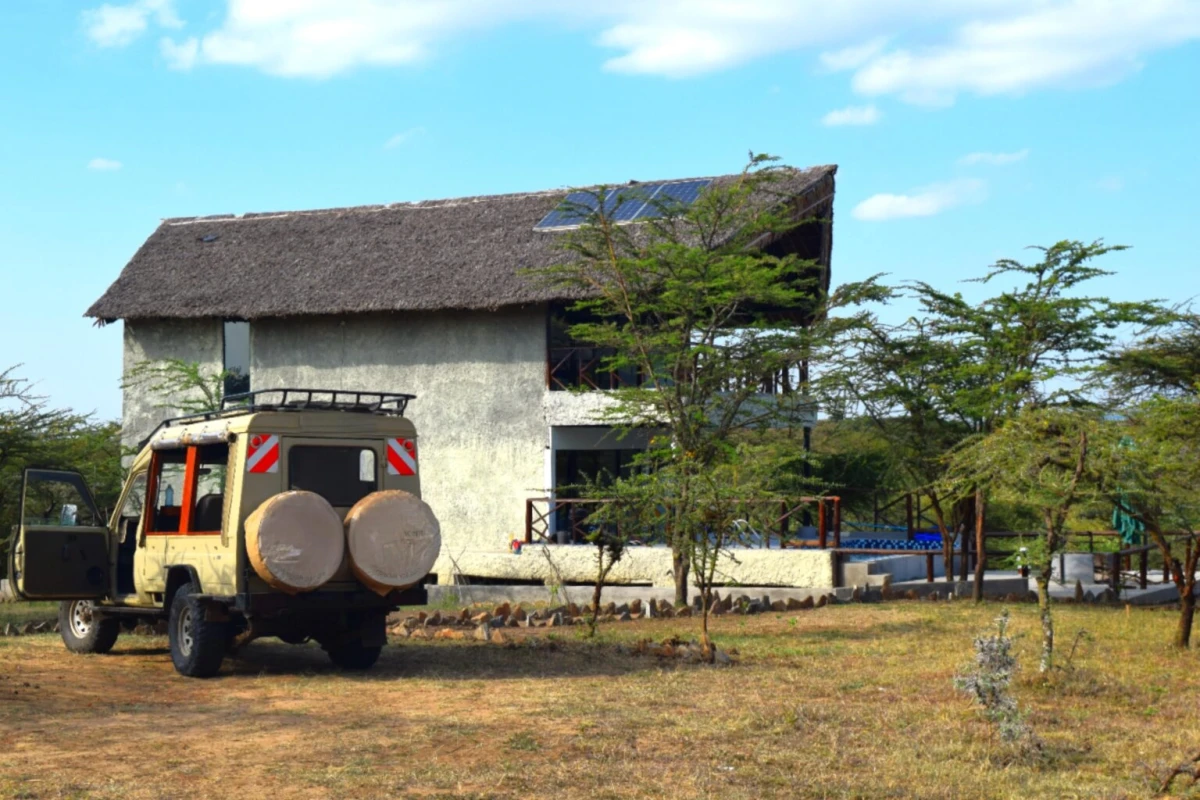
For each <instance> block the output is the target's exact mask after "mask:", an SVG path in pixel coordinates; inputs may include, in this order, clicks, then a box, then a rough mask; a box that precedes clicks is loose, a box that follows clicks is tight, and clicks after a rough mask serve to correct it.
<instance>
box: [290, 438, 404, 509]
mask: <svg viewBox="0 0 1200 800" xmlns="http://www.w3.org/2000/svg"><path fill="white" fill-rule="evenodd" d="M308 449H314V450H357V451H358V452H359V458H361V457H362V455H361V454H362V453H363V452H370V453H371V456H372V460H373V466H374V477H373V479H372V485H373V488H372V489H371V490H370V491H368V492H366V493H365V494H363V497H366V496H367V495H368V494H371V492H378V491H380V490H381V489H383V487H384V480H385V475H384V472H385V470H384V468H383V463H384V462H383V460H382V459H381V458H380V453H379V446H378V444H377V443H376V442H374V441H363V442H360V443H357V444H341V443H336V442H330V441H327V440H324V439H297V440H295V441H293V442H291V443H289V445H288V448H287V452H286V453H285V454H284V456H283V458H282V459H281V460H283V461H285V462H286V465H287V474H286V481H285V482H284V485H285V486H286V487H287V491H295V490H296V486H295V475H294V469H293V466H294V464H293V458H294V456H293V453H295V452H296V451H297V450H308ZM359 474H361V473H359ZM362 482H363V483H365V481H362ZM303 491H309V492H313V491H314V490H312V489H304V490H303ZM314 494H319V495H321V497H325V495H324V494H321V493H320V492H314ZM335 499H337V500H339V501H340V500H343V499H346V498H340V497H339V498H335ZM359 499H360V500H361V499H362V498H361V497H360V498H359ZM325 500H326V502H328V503H329V504H330V505H331V506H333V507H334V508H351V507H353V505H354V503H350V504H349V505H338V504H335V503H334V502H333V500H330V499H329V498H328V497H325ZM355 502H357V501H355Z"/></svg>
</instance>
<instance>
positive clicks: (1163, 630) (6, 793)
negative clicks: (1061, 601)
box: [0, 602, 1200, 798]
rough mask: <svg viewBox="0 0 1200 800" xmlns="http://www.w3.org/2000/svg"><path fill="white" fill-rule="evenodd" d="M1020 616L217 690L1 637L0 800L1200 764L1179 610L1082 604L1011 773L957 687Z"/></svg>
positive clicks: (251, 673) (298, 664)
mask: <svg viewBox="0 0 1200 800" xmlns="http://www.w3.org/2000/svg"><path fill="white" fill-rule="evenodd" d="M999 608H1000V607H999V606H997V605H986V606H983V607H981V608H976V607H974V606H971V605H969V604H966V603H961V602H959V603H928V602H925V603H918V602H895V603H888V604H879V605H845V606H834V607H829V608H823V609H816V610H813V611H804V612H796V613H794V614H768V615H763V616H758V617H750V618H746V617H723V618H720V619H718V620H716V621H715V629H716V633H717V636H718V639H719V641H720V643H721V644H722V645H723V646H725V647H732V648H736V649H737V650H738V651H739V658H740V663H739V664H738V665H737V666H735V667H732V668H725V669H721V668H713V667H705V666H695V665H684V664H678V663H675V662H670V663H663V662H659V661H658V660H657V659H656V658H655V657H653V656H634V655H629V654H627V652H626V651H627V648H625V647H623V646H622V645H628V644H629V643H632V642H634V641H635V640H637V639H639V638H646V637H648V638H653V639H656V640H661V639H663V638H664V637H668V636H671V635H673V634H678V635H681V636H684V637H690V636H691V635H692V634H693V632H694V630H695V627H696V625H695V621H694V620H647V621H641V622H635V623H621V624H615V625H611V626H607V627H606V628H605V629H604V630H603V633H602V635H601V638H600V641H598V642H595V643H592V642H584V641H582V640H581V639H580V638H579V635H578V630H579V629H564V630H563V632H562V633H560V634H558V635H557V637H556V638H555V639H553V640H551V641H550V642H547V638H546V636H545V635H544V632H543V635H542V636H541V637H540V639H539V643H540V645H541V646H538V647H530V646H529V644H528V643H527V642H525V641H522V642H519V643H516V644H514V645H513V646H509V647H505V646H497V645H491V644H482V643H477V642H460V641H446V642H441V641H420V642H418V641H415V640H403V641H397V642H395V643H394V646H391V647H389V648H387V649H386V650H385V652H384V655H383V657H382V658H381V660H380V663H379V665H378V666H377V667H376V669H375V670H374V671H372V672H370V673H367V674H365V675H350V674H341V673H338V672H336V671H334V670H333V669H331V668H330V667H329V666H328V665H327V661H326V659H325V657H324V654H323V653H322V652H321V651H320V650H319V649H318V648H316V647H313V646H303V647H291V646H287V645H283V644H280V643H276V642H274V641H263V642H257V643H254V644H252V645H250V646H249V647H247V648H246V649H245V650H243V651H242V653H241V654H240V657H239V658H238V659H236V660H232V659H231V660H227V662H226V665H225V668H224V669H223V671H222V673H221V675H220V676H219V677H217V678H215V679H213V680H208V681H195V680H188V679H184V678H181V677H179V676H178V675H176V674H175V672H174V671H173V669H172V667H171V663H170V658H169V656H168V654H167V652H166V650H165V645H166V643H165V641H164V640H163V639H161V638H143V637H123V638H122V639H121V640H120V641H119V642H118V643H117V647H116V650H115V651H114V653H113V654H111V655H108V656H73V655H71V654H69V653H67V652H66V651H65V650H64V649H63V647H62V644H61V643H60V641H59V639H58V637H57V636H52V635H42V636H28V637H17V638H0V741H3V742H4V745H3V746H2V747H0V796H2V797H20V798H68V797H69V798H84V797H98V798H174V797H188V798H209V797H212V798H230V797H235V798H257V797H273V798H294V797H295V798H326V797H333V798H343V797H344V798H374V797H379V798H391V797H397V798H408V797H411V798H431V797H473V798H524V797H547V796H551V795H553V796H555V797H560V798H564V797H565V798H634V797H672V798H675V797H714V798H717V797H719V798H773V797H778V798H795V797H863V798H876V797H928V798H963V797H971V798H976V797H1014V798H1015V797H1054V798H1063V797H1088V798H1092V797H1107V798H1120V797H1146V796H1152V795H1153V789H1152V787H1153V785H1154V784H1155V783H1156V780H1157V779H1156V777H1155V776H1156V775H1157V774H1158V772H1159V770H1160V769H1161V768H1162V767H1163V766H1164V765H1165V764H1166V763H1167V762H1168V761H1170V762H1173V763H1174V762H1178V761H1181V760H1183V758H1184V757H1185V756H1188V755H1194V754H1195V752H1196V751H1197V750H1198V749H1200V688H1198V687H1200V679H1198V677H1197V676H1198V675H1200V655H1198V654H1197V653H1195V652H1192V653H1177V652H1173V651H1172V650H1170V649H1169V648H1168V647H1167V646H1166V643H1167V642H1168V641H1169V640H1170V632H1171V626H1172V625H1173V623H1174V621H1175V617H1174V614H1173V613H1170V612H1168V611H1154V610H1138V609H1133V610H1131V611H1127V610H1126V609H1124V608H1095V607H1083V606H1065V605H1064V606H1060V607H1059V609H1058V621H1059V631H1060V637H1061V639H1060V640H1061V641H1062V642H1063V643H1064V646H1063V649H1064V651H1065V650H1066V649H1068V648H1069V646H1070V643H1071V641H1072V639H1073V637H1074V634H1075V633H1076V631H1078V630H1081V629H1082V630H1086V631H1087V632H1088V635H1087V637H1086V638H1084V639H1083V640H1081V642H1080V644H1079V647H1078V649H1077V651H1076V653H1075V655H1074V658H1073V662H1072V664H1071V668H1070V669H1066V670H1062V671H1058V672H1056V673H1055V674H1054V675H1053V676H1052V677H1051V678H1050V679H1049V680H1044V679H1042V678H1040V677H1039V676H1038V675H1037V674H1036V672H1035V671H1034V670H1035V665H1036V651H1037V645H1038V641H1037V636H1036V630H1037V627H1036V620H1035V617H1034V613H1033V612H1034V609H1033V608H1032V607H1031V606H1029V605H1018V606H1015V607H1014V608H1013V624H1012V629H1013V632H1014V633H1015V634H1016V635H1017V636H1018V637H1019V639H1018V651H1019V656H1020V659H1021V662H1022V664H1023V665H1024V670H1023V671H1022V673H1021V674H1020V676H1019V678H1018V680H1017V684H1016V694H1017V696H1018V699H1019V701H1020V702H1021V704H1022V705H1023V706H1024V707H1026V708H1027V709H1028V710H1029V722H1030V724H1031V725H1032V726H1033V728H1034V729H1035V730H1036V732H1037V733H1038V735H1039V736H1040V737H1041V738H1042V739H1043V740H1044V742H1045V743H1046V745H1047V749H1046V753H1045V755H1044V757H1042V758H1040V759H1030V758H1025V757H1021V756H1020V755H1019V754H1017V753H1015V752H1014V751H1012V750H1011V749H1010V748H1009V747H1008V746H1007V745H1004V744H1003V743H1001V742H1000V741H998V739H997V738H996V737H995V736H994V735H993V733H992V731H991V730H990V729H989V727H988V725H987V724H986V723H985V722H983V721H982V720H981V719H980V717H979V716H978V714H977V713H976V711H975V710H974V709H973V708H972V707H971V706H970V705H969V704H968V703H967V702H966V701H965V699H964V698H963V697H962V696H961V695H959V694H957V693H956V692H955V691H954V689H953V688H952V686H951V677H952V676H953V675H954V673H955V672H956V671H957V670H958V669H959V668H961V667H962V666H963V665H964V664H965V663H966V662H968V661H969V659H970V657H971V654H972V648H971V639H972V636H973V635H974V634H975V633H976V632H978V631H980V630H981V629H983V628H985V627H987V626H988V625H989V624H990V622H991V620H992V618H993V617H994V616H995V615H996V614H997V612H998V611H999ZM1179 790H1180V791H1182V790H1183V787H1182V786H1180V787H1179Z"/></svg>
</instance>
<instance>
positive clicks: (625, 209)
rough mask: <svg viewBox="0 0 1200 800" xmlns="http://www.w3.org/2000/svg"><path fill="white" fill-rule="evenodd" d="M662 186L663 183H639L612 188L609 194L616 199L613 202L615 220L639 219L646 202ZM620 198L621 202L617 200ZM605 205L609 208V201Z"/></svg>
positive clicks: (629, 220) (628, 220) (613, 217)
mask: <svg viewBox="0 0 1200 800" xmlns="http://www.w3.org/2000/svg"><path fill="white" fill-rule="evenodd" d="M660 188H662V184H661V183H639V184H637V185H636V186H622V187H621V188H619V189H614V190H612V191H611V192H610V193H609V194H610V196H611V197H612V198H613V201H614V202H613V204H612V219H613V221H614V222H631V221H633V220H635V219H637V217H638V214H640V213H641V211H642V209H643V208H645V207H646V203H647V202H649V201H650V198H652V197H653V196H654V195H655V194H656V193H657V192H658V190H659V189H660ZM618 200H619V201H620V202H619V203H618V202H616V201H618ZM605 206H606V208H607V206H608V203H607V202H606V203H605Z"/></svg>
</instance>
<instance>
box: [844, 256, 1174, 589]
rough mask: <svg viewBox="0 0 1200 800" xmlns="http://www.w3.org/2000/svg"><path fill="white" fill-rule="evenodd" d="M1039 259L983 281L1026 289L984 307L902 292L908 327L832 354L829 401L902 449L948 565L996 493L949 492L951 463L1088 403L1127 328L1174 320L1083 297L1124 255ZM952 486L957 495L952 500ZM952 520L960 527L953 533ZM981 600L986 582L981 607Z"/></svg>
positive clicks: (854, 336)
mask: <svg viewBox="0 0 1200 800" xmlns="http://www.w3.org/2000/svg"><path fill="white" fill-rule="evenodd" d="M1033 249H1035V250H1036V251H1038V252H1039V253H1040V254H1041V258H1040V260H1038V261H1037V262H1036V263H1033V264H1023V263H1021V262H1019V261H1016V260H1013V259H1002V260H1000V261H998V262H996V263H995V264H994V265H993V266H992V267H991V269H989V270H988V272H987V273H985V274H984V275H983V276H982V277H980V278H977V279H975V280H974V281H973V282H976V283H982V284H991V283H993V282H1000V281H1005V282H1008V281H1013V282H1015V283H1016V285H1015V286H1013V288H1011V289H1007V290H1005V291H1002V292H1000V293H999V294H997V295H995V296H993V297H990V298H987V299H985V300H983V301H982V302H974V301H971V300H968V299H966V298H964V297H963V296H962V294H961V293H957V292H956V293H953V294H951V293H947V292H945V291H942V290H939V289H937V288H935V287H933V286H932V285H930V284H928V283H924V282H915V283H910V284H906V285H904V286H902V287H900V288H898V289H896V290H894V292H893V294H894V295H898V296H903V297H906V298H908V299H909V300H913V301H915V302H916V303H917V305H918V307H919V311H918V313H917V314H916V315H914V316H913V317H912V318H911V319H909V320H907V321H906V322H905V323H903V324H901V325H899V326H894V327H887V326H883V325H880V324H879V323H878V322H877V321H873V322H872V324H871V325H869V326H866V327H864V328H862V329H855V330H852V331H850V332H849V334H850V335H849V336H848V337H847V339H846V341H843V342H839V343H837V346H836V347H835V349H834V352H831V353H830V354H829V359H828V360H829V363H831V364H832V365H833V368H832V369H831V370H830V371H829V374H828V375H827V377H826V378H825V380H826V381H828V385H829V387H830V389H829V390H830V391H831V392H832V393H835V394H841V395H842V396H844V397H847V398H848V399H849V402H850V403H852V404H855V405H856V406H857V408H859V409H861V410H862V411H863V412H864V413H865V414H866V415H867V416H868V417H869V418H870V419H872V420H873V421H874V422H875V424H876V426H877V427H878V429H879V430H880V432H881V433H882V434H883V435H884V436H885V437H886V438H888V440H889V441H890V442H891V443H892V445H893V449H894V451H895V452H896V454H897V461H898V463H899V464H900V465H901V471H902V473H903V474H904V476H905V477H906V478H907V481H908V483H909V488H910V491H915V492H919V493H921V494H923V495H924V496H926V497H927V498H928V499H929V502H930V505H931V507H932V509H933V511H934V515H935V517H936V519H937V523H938V527H939V529H940V531H941V533H942V536H943V540H944V542H945V545H944V547H945V552H946V553H947V564H949V563H950V562H949V552H950V550H951V542H952V540H953V537H954V535H955V531H954V530H953V529H954V528H957V527H960V526H961V527H964V528H965V525H961V523H962V522H963V521H964V519H965V518H966V517H967V514H966V513H965V511H966V508H965V504H962V503H959V502H958V501H960V500H963V499H965V498H970V497H973V496H974V495H975V494H976V493H977V490H978V489H980V488H982V489H984V490H986V489H987V488H988V487H987V486H986V485H985V486H983V487H975V486H953V484H947V483H946V482H944V481H943V480H941V478H942V476H943V472H944V469H945V462H944V461H943V460H942V458H941V456H942V455H943V454H945V453H946V452H947V451H948V450H949V449H951V448H952V447H953V446H954V445H955V444H956V443H958V442H961V441H963V440H964V439H965V437H967V436H969V435H971V434H987V433H989V432H991V431H993V430H995V429H996V428H997V427H999V426H1000V425H1002V424H1003V423H1004V422H1005V421H1006V420H1011V419H1013V418H1014V417H1015V416H1017V415H1018V414H1019V413H1020V412H1021V411H1022V409H1025V408H1034V407H1045V406H1053V405H1059V404H1078V403H1081V402H1085V400H1086V399H1087V394H1088V392H1089V391H1090V389H1091V388H1092V387H1093V385H1094V384H1093V378H1094V376H1095V374H1096V372H1097V370H1098V368H1100V367H1101V366H1102V364H1104V363H1105V361H1106V359H1107V358H1108V357H1109V354H1110V353H1111V352H1112V350H1113V348H1114V345H1115V343H1116V341H1117V335H1118V333H1119V332H1120V329H1121V328H1122V327H1123V326H1127V325H1139V326H1142V327H1143V328H1144V329H1145V330H1147V331H1155V330H1158V329H1159V328H1160V327H1161V326H1162V325H1163V324H1165V323H1166V322H1168V321H1169V320H1170V319H1171V318H1172V315H1171V314H1170V313H1169V312H1168V311H1167V310H1166V309H1164V308H1163V307H1162V306H1161V305H1160V304H1158V303H1155V302H1144V301H1114V300H1111V299H1109V298H1107V297H1102V296H1097V295H1089V294H1086V293H1085V292H1084V289H1086V287H1087V284H1088V282H1089V281H1095V280H1097V279H1099V278H1102V277H1104V276H1106V275H1109V274H1111V273H1109V272H1106V271H1104V270H1102V269H1099V268H1098V267H1096V266H1094V265H1093V263H1092V262H1093V261H1094V260H1095V259H1097V258H1099V257H1101V256H1103V255H1105V254H1108V253H1111V252H1114V251H1119V250H1123V249H1125V248H1123V247H1119V246H1110V245H1105V244H1104V243H1103V242H1102V241H1096V242H1092V243H1091V244H1084V243H1083V242H1078V241H1060V242H1058V243H1056V244H1053V245H1051V246H1049V247H1038V248H1033ZM838 351H840V352H838ZM951 486H953V491H955V492H956V494H955V495H953V496H951V497H946V496H945V494H944V493H945V491H947V490H948V489H949V488H950V487H951ZM952 512H955V513H953V514H952ZM950 516H953V517H957V518H958V520H959V522H960V525H954V524H948V523H947V518H948V517H950ZM980 552H982V548H980ZM977 574H978V571H977ZM947 577H949V576H947ZM982 589H983V587H982V582H981V581H979V580H977V581H976V582H975V587H974V590H975V598H976V599H977V600H979V599H982Z"/></svg>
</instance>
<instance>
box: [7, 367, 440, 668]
mask: <svg viewBox="0 0 1200 800" xmlns="http://www.w3.org/2000/svg"><path fill="white" fill-rule="evenodd" d="M411 399H412V395H404V394H396V393H387V392H341V391H337V392H333V391H321V390H311V389H272V390H265V391H258V392H250V393H246V394H242V395H234V396H230V397H227V398H226V399H225V400H224V401H223V403H222V407H221V409H220V410H219V411H214V412H208V413H201V414H193V415H189V416H185V417H178V418H175V419H169V420H166V421H164V422H163V423H161V424H160V425H159V426H158V427H157V428H156V429H155V430H154V432H153V433H152V434H151V435H150V436H149V437H148V438H147V439H146V440H145V441H144V442H143V443H142V446H141V448H140V452H139V453H138V454H137V456H136V457H135V458H134V460H133V462H132V466H131V467H130V470H129V475H128V477H127V479H126V481H125V485H124V489H123V492H122V495H121V498H120V502H119V503H118V505H117V508H116V511H115V512H114V513H113V515H112V518H111V519H109V520H107V523H106V521H105V520H103V519H101V518H100V515H99V513H98V512H97V509H96V504H95V502H94V501H93V499H92V495H91V493H90V492H89V491H88V487H87V484H86V482H85V480H84V477H83V476H82V475H80V474H79V473H76V472H68V471H60V470H47V469H30V470H27V471H26V473H25V476H24V482H23V483H24V485H23V487H22V495H21V509H20V525H19V527H18V529H17V530H16V531H15V540H14V542H13V544H12V546H11V547H10V556H9V565H8V571H9V578H10V583H11V585H12V587H13V589H14V590H15V592H16V593H17V594H18V596H19V597H21V598H25V599H30V600H60V601H61V603H60V606H59V622H60V629H61V632H62V638H63V642H64V643H65V644H66V646H67V649H69V650H71V651H73V652H77V653H104V652H107V651H108V650H110V649H111V648H112V647H113V644H114V643H115V642H116V639H117V636H118V634H119V632H120V630H121V628H122V627H132V626H133V625H134V624H136V623H137V622H139V621H159V620H162V619H165V620H166V621H167V632H168V638H169V641H170V649H171V659H172V661H173V662H174V664H175V668H176V669H177V670H178V671H179V672H180V673H182V674H184V675H188V676H192V677H208V676H211V675H214V674H215V673H216V672H217V671H218V669H219V668H220V665H221V662H222V660H223V658H224V656H225V655H226V653H227V652H229V651H230V650H231V649H233V648H236V647H238V646H240V645H241V644H243V643H245V642H247V641H249V640H251V639H253V638H257V637H259V636H276V637H278V638H280V639H282V640H283V641H285V642H289V643H293V644H299V643H303V642H307V641H309V640H315V641H316V642H318V643H319V644H320V645H321V646H322V647H323V648H324V649H325V650H326V652H327V653H328V655H329V657H330V659H331V660H332V661H333V662H334V663H335V664H336V665H338V666H340V667H342V668H346V669H367V668H369V667H370V666H372V665H373V664H374V663H375V661H376V659H377V658H378V657H379V653H380V649H381V647H382V645H383V644H384V642H385V627H384V626H385V618H386V615H387V613H388V612H389V611H391V610H393V609H395V608H396V607H398V606H399V605H400V600H401V594H402V592H403V591H404V590H405V589H406V588H408V587H410V586H413V585H415V584H417V583H419V582H420V581H421V580H422V579H423V578H424V577H425V576H426V575H427V574H428V572H429V570H430V569H431V568H432V566H433V562H434V560H435V559H436V557H437V552H438V549H439V547H440V543H441V538H440V531H439V529H438V523H437V519H436V518H435V517H434V515H433V512H432V511H431V510H430V509H429V506H428V505H426V504H425V503H424V502H423V501H421V500H420V482H419V477H418V474H417V451H416V440H417V434H416V430H415V428H414V426H413V424H412V422H411V421H410V420H408V419H406V418H405V417H404V411H405V408H406V406H407V404H408V401H409V400H411Z"/></svg>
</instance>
